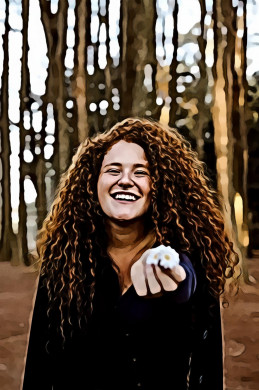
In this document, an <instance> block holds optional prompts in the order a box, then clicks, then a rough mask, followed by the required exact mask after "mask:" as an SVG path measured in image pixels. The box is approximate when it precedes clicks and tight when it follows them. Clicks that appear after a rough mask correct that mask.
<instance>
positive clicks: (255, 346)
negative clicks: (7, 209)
mask: <svg viewBox="0 0 259 390" xmlns="http://www.w3.org/2000/svg"><path fill="white" fill-rule="evenodd" d="M248 269H249V274H250V279H251V281H252V283H251V284H249V285H248V284H243V285H241V288H240V292H239V294H238V296H236V297H235V298H231V299H229V303H230V305H229V307H228V308H226V309H223V310H222V318H223V327H224V343H225V359H224V371H225V390H258V389H259V258H256V259H249V260H248ZM37 276H38V274H37V272H35V271H34V270H33V269H31V268H28V267H24V266H11V265H10V263H7V262H2V263H0V389H1V390H20V389H21V382H22V375H23V369H24V363H25V355H26V349H27V341H28V332H29V323H30V320H31V312H32V305H33V299H34V295H35V289H36V285H37ZM35 390H36V389H35ZM75 390H76V389H75ZM161 390H162V389H161ZM208 390H209V389H208Z"/></svg>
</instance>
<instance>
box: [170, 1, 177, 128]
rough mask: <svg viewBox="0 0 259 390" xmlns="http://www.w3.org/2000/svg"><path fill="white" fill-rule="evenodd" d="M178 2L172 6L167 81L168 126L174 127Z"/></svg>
mask: <svg viewBox="0 0 259 390" xmlns="http://www.w3.org/2000/svg"><path fill="white" fill-rule="evenodd" d="M178 10H179V6H178V1H177V0H175V4H174V11H173V20H174V31H173V45H174V52H173V59H172V62H171V65H170V71H169V73H170V75H171V80H170V81H169V85H168V87H169V96H170V97H171V99H172V100H171V107H170V112H169V126H175V121H176V112H177V107H178V106H177V103H176V98H177V96H178V94H177V90H176V87H177V72H176V69H177V66H178V61H177V49H178Z"/></svg>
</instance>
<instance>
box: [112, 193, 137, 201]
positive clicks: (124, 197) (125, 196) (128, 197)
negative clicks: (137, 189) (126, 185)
mask: <svg viewBox="0 0 259 390" xmlns="http://www.w3.org/2000/svg"><path fill="white" fill-rule="evenodd" d="M115 199H126V200H136V198H135V196H132V195H122V194H116V195H115Z"/></svg>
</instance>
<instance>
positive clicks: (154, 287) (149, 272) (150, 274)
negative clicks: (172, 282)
mask: <svg viewBox="0 0 259 390" xmlns="http://www.w3.org/2000/svg"><path fill="white" fill-rule="evenodd" d="M145 271H146V276H147V281H148V286H149V289H150V292H151V294H157V293H159V292H160V291H161V287H160V285H159V283H158V281H157V280H156V277H155V275H154V271H153V267H152V265H151V264H146V268H145Z"/></svg>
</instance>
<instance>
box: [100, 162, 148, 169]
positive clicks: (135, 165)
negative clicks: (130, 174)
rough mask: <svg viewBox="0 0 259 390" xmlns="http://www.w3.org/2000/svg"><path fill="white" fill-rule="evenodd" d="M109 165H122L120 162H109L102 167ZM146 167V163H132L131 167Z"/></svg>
mask: <svg viewBox="0 0 259 390" xmlns="http://www.w3.org/2000/svg"><path fill="white" fill-rule="evenodd" d="M109 165H116V166H117V167H121V166H122V164H121V163H119V162H113V163H110V164H106V165H105V166H104V168H105V167H108V166H109ZM140 167H141V168H147V169H148V163H146V164H139V163H138V164H133V168H140Z"/></svg>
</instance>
